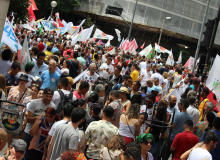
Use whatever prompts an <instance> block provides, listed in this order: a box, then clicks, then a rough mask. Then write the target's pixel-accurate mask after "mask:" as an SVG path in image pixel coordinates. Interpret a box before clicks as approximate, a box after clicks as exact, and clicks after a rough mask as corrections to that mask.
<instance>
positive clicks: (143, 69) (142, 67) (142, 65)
mask: <svg viewBox="0 0 220 160" xmlns="http://www.w3.org/2000/svg"><path fill="white" fill-rule="evenodd" d="M139 67H140V69H141V75H142V74H143V73H142V72H145V71H146V68H147V62H141V63H140V64H139Z"/></svg>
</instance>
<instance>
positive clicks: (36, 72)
mask: <svg viewBox="0 0 220 160" xmlns="http://www.w3.org/2000/svg"><path fill="white" fill-rule="evenodd" d="M46 70H48V65H46V64H45V63H43V64H42V65H41V66H40V68H38V67H37V62H36V63H35V65H34V67H33V69H32V71H31V73H30V74H31V75H32V76H34V77H35V76H38V77H40V76H41V74H42V73H43V71H46Z"/></svg>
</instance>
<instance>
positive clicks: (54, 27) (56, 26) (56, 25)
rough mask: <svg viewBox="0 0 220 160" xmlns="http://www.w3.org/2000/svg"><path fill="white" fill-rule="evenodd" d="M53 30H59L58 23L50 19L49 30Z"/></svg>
mask: <svg viewBox="0 0 220 160" xmlns="http://www.w3.org/2000/svg"><path fill="white" fill-rule="evenodd" d="M53 30H59V26H58V24H57V23H56V22H54V21H50V28H49V31H53Z"/></svg>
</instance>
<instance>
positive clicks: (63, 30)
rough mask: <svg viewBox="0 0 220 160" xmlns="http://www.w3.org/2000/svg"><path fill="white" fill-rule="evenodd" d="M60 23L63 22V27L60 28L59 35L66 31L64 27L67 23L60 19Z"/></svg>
mask: <svg viewBox="0 0 220 160" xmlns="http://www.w3.org/2000/svg"><path fill="white" fill-rule="evenodd" d="M62 23H63V25H64V27H61V28H60V34H61V35H63V34H64V33H66V32H67V29H66V26H67V23H66V21H64V20H62Z"/></svg>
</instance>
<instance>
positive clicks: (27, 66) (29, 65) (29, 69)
mask: <svg viewBox="0 0 220 160" xmlns="http://www.w3.org/2000/svg"><path fill="white" fill-rule="evenodd" d="M34 65H35V64H34V62H27V63H26V65H25V70H27V71H31V70H32V69H33V67H34Z"/></svg>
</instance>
